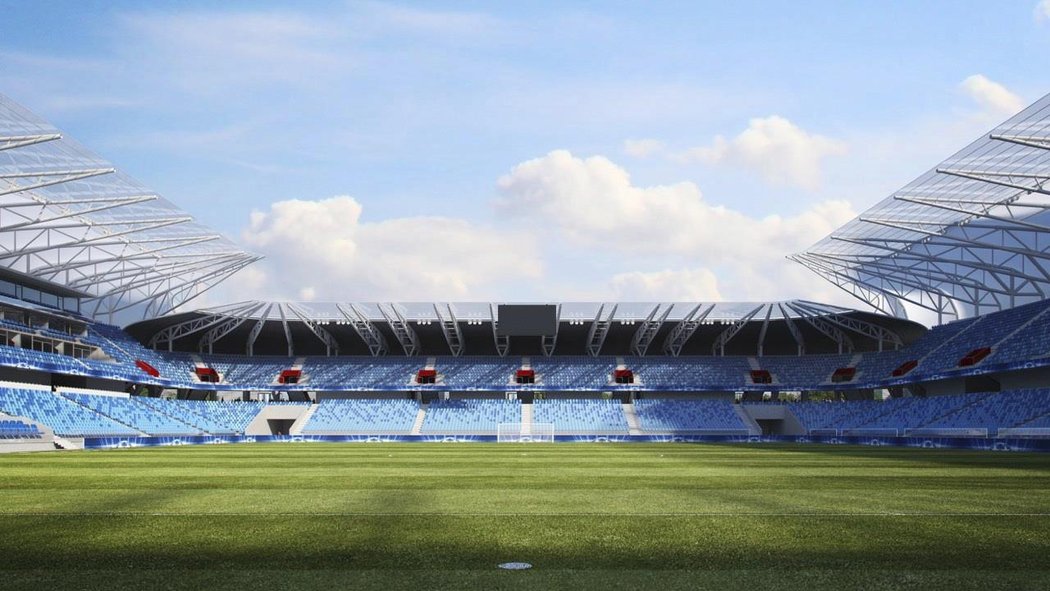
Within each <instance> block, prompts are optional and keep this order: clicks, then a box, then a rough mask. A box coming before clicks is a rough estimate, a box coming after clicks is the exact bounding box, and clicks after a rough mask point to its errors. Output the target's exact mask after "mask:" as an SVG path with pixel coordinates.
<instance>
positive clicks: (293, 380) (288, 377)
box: [277, 369, 303, 384]
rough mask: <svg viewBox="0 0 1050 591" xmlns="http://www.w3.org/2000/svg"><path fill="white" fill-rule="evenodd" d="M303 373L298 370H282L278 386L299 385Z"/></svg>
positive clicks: (278, 378) (278, 377)
mask: <svg viewBox="0 0 1050 591" xmlns="http://www.w3.org/2000/svg"><path fill="white" fill-rule="evenodd" d="M301 377H303V372H302V371H301V370H298V369H282V370H281V375H279V376H277V383H278V384H298V383H299V378H301Z"/></svg>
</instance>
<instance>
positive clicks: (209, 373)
mask: <svg viewBox="0 0 1050 591" xmlns="http://www.w3.org/2000/svg"><path fill="white" fill-rule="evenodd" d="M193 371H194V372H195V373H196V374H197V379H199V380H200V381H202V382H208V383H210V384H218V383H219V372H217V371H215V368H212V367H196V368H194V369H193Z"/></svg>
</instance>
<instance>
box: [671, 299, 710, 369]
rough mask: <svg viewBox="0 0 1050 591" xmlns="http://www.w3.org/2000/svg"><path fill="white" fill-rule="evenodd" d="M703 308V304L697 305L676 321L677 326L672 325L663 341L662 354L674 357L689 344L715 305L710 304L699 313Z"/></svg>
mask: <svg viewBox="0 0 1050 591" xmlns="http://www.w3.org/2000/svg"><path fill="white" fill-rule="evenodd" d="M703 306H704V305H703V304H697V305H696V307H694V308H693V309H692V310H690V311H689V313H688V314H686V315H685V317H683V318H682V319H681V320H680V321H678V324H675V325H674V328H672V329H671V332H670V333H668V334H667V338H666V339H664V346H663V350H664V353H666V354H669V355H673V356H675V357H678V356H679V355H681V353H682V348H683V347H685V344H686V343H688V342H689V339H691V338H693V334H694V333H696V330H697V329H698V328H700V325H702V324H703V323H704V320H705V319H706V318H707V316H708V315H709V314H710V313H711V312H712V311H713V310H714V309H715V305H714V304H711V305H709V306H708V307H707V309H706V310H704V311H703V312H701V311H700V309H701V308H702V307H703Z"/></svg>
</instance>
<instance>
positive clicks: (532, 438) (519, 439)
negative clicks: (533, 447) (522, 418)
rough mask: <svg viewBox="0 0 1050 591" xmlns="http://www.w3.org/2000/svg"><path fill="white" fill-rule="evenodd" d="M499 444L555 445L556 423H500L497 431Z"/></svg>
mask: <svg viewBox="0 0 1050 591" xmlns="http://www.w3.org/2000/svg"><path fill="white" fill-rule="evenodd" d="M496 441H497V442H499V443H553V442H554V423H532V424H531V425H526V424H525V423H500V424H499V425H498V427H497V430H496Z"/></svg>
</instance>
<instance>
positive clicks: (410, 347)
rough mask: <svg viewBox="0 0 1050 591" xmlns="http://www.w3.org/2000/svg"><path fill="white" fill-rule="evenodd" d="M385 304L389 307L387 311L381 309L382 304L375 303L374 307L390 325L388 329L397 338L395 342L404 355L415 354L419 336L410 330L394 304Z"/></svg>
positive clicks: (417, 350)
mask: <svg viewBox="0 0 1050 591" xmlns="http://www.w3.org/2000/svg"><path fill="white" fill-rule="evenodd" d="M387 306H389V307H390V312H389V313H387V311H386V310H384V309H383V305H382V304H378V303H377V304H376V307H377V308H379V313H380V314H382V315H383V318H384V319H385V320H386V322H387V324H388V325H390V329H391V330H392V331H394V337H396V338H397V342H398V343H400V345H401V348H402V349H404V351H405V355H408V356H409V357H411V356H413V355H415V354H416V353H417V352H419V337H418V336H416V332H415V331H414V330H412V327H411V326H410V325H409V324H408V321H407V320H405V317H404V316H403V315H402V314H401V311H400V310H398V309H397V306H396V305H395V304H387Z"/></svg>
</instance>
